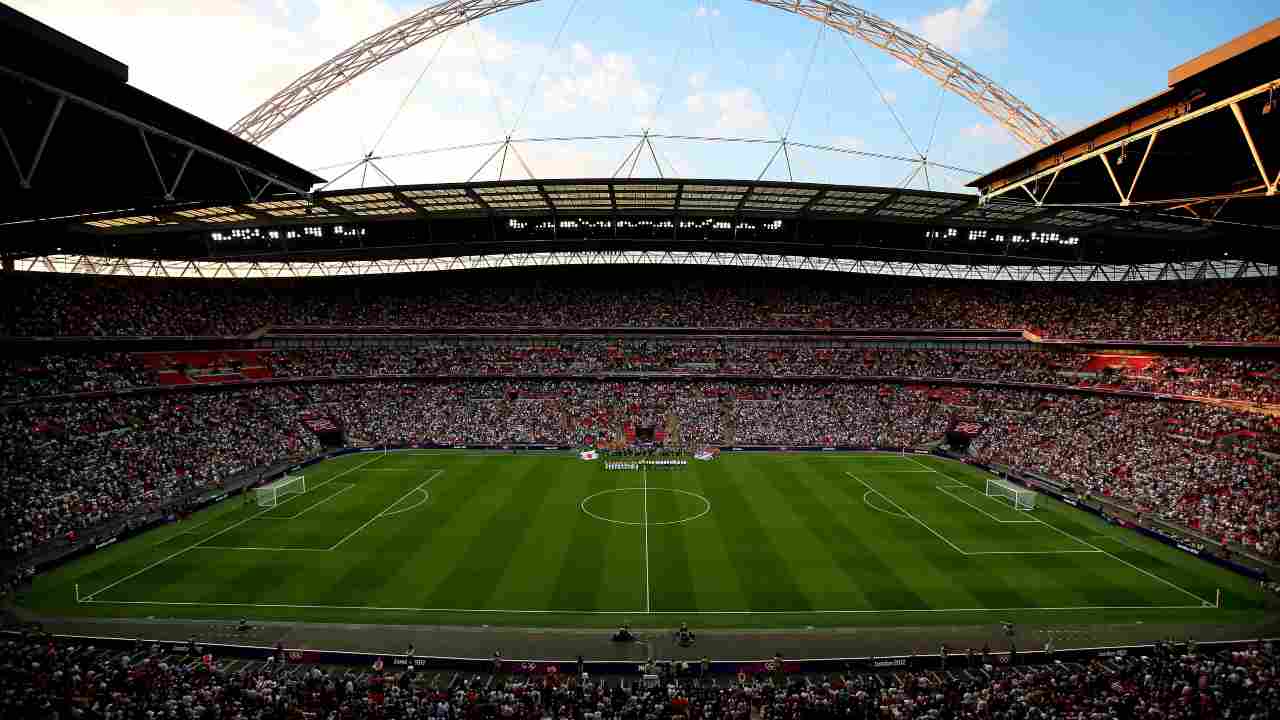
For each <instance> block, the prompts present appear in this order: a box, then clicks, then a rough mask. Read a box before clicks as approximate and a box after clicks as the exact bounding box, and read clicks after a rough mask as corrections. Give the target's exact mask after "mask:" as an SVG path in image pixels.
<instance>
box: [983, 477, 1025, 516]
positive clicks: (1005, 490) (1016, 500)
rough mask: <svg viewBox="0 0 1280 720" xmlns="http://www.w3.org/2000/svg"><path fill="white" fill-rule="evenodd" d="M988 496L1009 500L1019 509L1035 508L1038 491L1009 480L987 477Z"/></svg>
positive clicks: (986, 493) (986, 492)
mask: <svg viewBox="0 0 1280 720" xmlns="http://www.w3.org/2000/svg"><path fill="white" fill-rule="evenodd" d="M984 494H985V495H986V496H987V497H991V498H997V499H1001V500H1005V501H1007V502H1008V503H1009V504H1010V505H1012V506H1013V507H1015V508H1017V509H1018V510H1034V509H1035V507H1036V491H1035V490H1028V489H1027V488H1024V487H1021V486H1019V485H1014V484H1013V483H1011V482H1009V481H1008V480H1001V479H1000V478H987V489H986V491H985V493H984Z"/></svg>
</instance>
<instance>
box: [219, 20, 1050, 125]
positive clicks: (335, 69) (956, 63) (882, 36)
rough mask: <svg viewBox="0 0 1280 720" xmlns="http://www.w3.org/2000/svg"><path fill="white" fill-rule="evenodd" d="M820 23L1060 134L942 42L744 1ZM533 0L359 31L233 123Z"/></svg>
mask: <svg viewBox="0 0 1280 720" xmlns="http://www.w3.org/2000/svg"><path fill="white" fill-rule="evenodd" d="M749 1H750V2H754V3H757V4H760V5H765V6H767V7H772V8H776V9H778V10H783V11H786V12H789V13H792V14H795V15H799V16H801V17H806V18H809V19H810V20H814V21H816V22H820V23H822V24H824V25H826V26H827V27H829V28H831V29H833V30H837V31H839V32H841V33H844V34H845V35H848V36H850V37H853V38H856V39H858V40H861V41H863V42H865V43H867V44H869V45H871V46H873V47H875V48H877V49H879V50H881V51H883V52H885V53H887V54H888V55H889V56H891V57H893V58H894V59H896V60H898V61H900V62H902V63H904V64H906V65H908V66H910V67H912V68H914V69H915V70H917V71H919V72H921V73H924V74H925V75H927V76H928V77H930V78H932V79H933V80H935V81H936V82H938V83H939V84H940V85H941V86H942V87H943V88H944V89H946V90H950V91H951V92H953V93H955V94H957V95H959V96H960V97H962V98H964V99H965V100H967V101H968V102H970V103H971V104H973V105H974V106H975V107H977V108H978V109H979V110H980V111H982V112H983V113H984V114H985V115H987V116H988V117H990V118H991V119H992V120H994V121H995V122H997V123H999V125H1000V126H1001V127H1003V128H1004V129H1005V130H1006V131H1008V132H1009V134H1011V135H1013V137H1015V138H1017V139H1018V140H1019V141H1020V142H1022V143H1023V144H1024V145H1026V146H1028V147H1030V148H1035V147H1039V146H1041V145H1047V144H1049V143H1051V142H1053V141H1055V140H1058V139H1060V138H1061V137H1062V132H1061V131H1060V130H1059V129H1058V128H1057V126H1056V125H1054V124H1053V123H1052V122H1050V121H1049V120H1048V119H1047V118H1045V117H1044V116H1042V115H1040V114H1039V113H1037V112H1035V111H1034V110H1032V109H1031V107H1030V106H1028V105H1027V104H1026V103H1025V102H1023V101H1022V100H1019V99H1018V98H1017V97H1016V96H1014V95H1013V94H1012V93H1010V92H1009V91H1008V90H1005V89H1004V88H1002V87H1000V86H999V85H997V84H996V83H995V82H994V81H992V80H991V79H990V78H988V77H987V76H986V75H983V74H982V73H980V72H978V71H977V70H974V69H973V68H971V67H969V66H968V65H966V64H965V63H963V62H961V61H960V60H959V59H957V58H956V57H954V56H953V55H951V54H950V53H948V52H946V51H945V50H943V49H942V48H940V47H938V46H936V45H934V44H932V43H930V42H929V41H928V40H925V39H924V38H922V37H920V36H919V35H916V34H915V33H912V32H910V31H909V30H906V29H904V28H902V27H900V26H898V25H896V24H894V23H892V22H890V21H888V20H885V19H884V18H881V17H879V16H877V15H874V14H872V13H869V12H867V11H866V10H863V9H861V8H858V7H855V6H853V5H850V4H848V3H846V2H842V0H749ZM535 2H538V0H444V1H443V2H438V3H436V4H434V5H430V6H428V7H426V8H423V9H422V10H419V11H418V12H416V13H414V14H412V15H410V16H408V17H406V18H404V19H402V20H399V21H397V22H395V23H393V24H392V25H389V26H387V27H386V28H384V29H382V30H379V31H378V32H376V33H374V34H372V35H370V36H368V37H366V38H364V39H363V40H361V41H359V42H357V43H356V44H354V45H352V46H351V47H349V48H347V49H346V50H343V51H342V52H340V53H338V54H337V55H334V56H333V57H332V58H329V59H328V60H326V61H325V62H323V63H321V64H320V65H317V66H316V67H315V68H312V69H311V70H310V71H309V72H307V73H305V74H303V75H302V76H300V77H299V78H298V79H296V80H294V81H293V82H291V83H289V84H288V85H287V86H285V87H284V88H283V89H282V90H280V91H279V92H277V93H276V94H274V95H272V96H271V97H270V98H268V99H267V100H266V101H265V102H263V103H262V104H261V105H259V106H258V107H256V108H254V109H253V110H252V111H250V112H249V113H248V114H247V115H245V116H244V117H242V118H240V119H239V120H238V121H236V123H235V124H234V125H232V126H231V132H233V133H235V134H236V135H239V136H240V137H242V138H244V139H245V140H248V141H249V142H252V143H255V144H261V143H262V142H263V141H265V140H266V139H267V138H269V137H270V136H271V135H272V133H274V132H275V131H277V130H279V129H280V128H281V127H283V126H284V125H285V124H287V123H288V122H289V121H291V120H293V118H295V117H297V116H298V115H300V114H301V113H302V112H304V111H305V110H306V109H307V108H309V107H311V106H312V105H314V104H316V103H317V102H319V101H321V100H323V99H324V98H325V97H327V96H328V95H330V94H331V93H333V92H335V91H337V90H338V89H340V88H342V87H343V86H344V85H346V84H347V83H349V82H351V81H352V80H354V79H356V78H357V77H359V76H360V75H362V74H364V73H366V72H368V71H370V70H372V69H374V68H376V67H377V66H379V65H381V64H382V63H384V62H386V61H387V60H390V59H391V58H392V57H395V56H396V55H398V54H400V53H401V52H403V51H405V50H408V49H409V48H411V47H413V46H415V45H417V44H419V43H421V42H423V41H425V40H429V39H431V38H433V37H436V36H438V35H441V34H443V33H445V32H448V31H449V30H452V29H453V28H456V27H459V26H462V25H465V24H466V23H468V22H471V21H472V20H478V19H480V18H483V17H486V16H488V15H493V14H496V13H499V12H502V11H504V10H510V9H513V8H517V7H521V6H523V5H530V4H533V3H535Z"/></svg>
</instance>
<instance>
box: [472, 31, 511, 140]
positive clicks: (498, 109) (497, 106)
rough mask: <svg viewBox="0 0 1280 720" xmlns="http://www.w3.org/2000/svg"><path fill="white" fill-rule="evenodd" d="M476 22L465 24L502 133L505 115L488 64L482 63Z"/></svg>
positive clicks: (505, 122)
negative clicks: (469, 32)
mask: <svg viewBox="0 0 1280 720" xmlns="http://www.w3.org/2000/svg"><path fill="white" fill-rule="evenodd" d="M477 24H478V23H476V22H469V23H467V29H468V30H469V31H471V47H473V48H475V51H476V60H479V61H480V73H481V74H482V75H483V76H484V84H485V87H487V88H488V89H489V97H490V98H492V99H493V109H494V112H495V113H496V114H497V116H498V132H502V130H503V128H505V127H506V126H507V118H506V113H504V112H502V101H501V100H499V99H498V92H497V90H496V89H495V88H494V84H493V80H492V78H490V77H489V63H487V62H485V61H484V53H483V52H481V51H480V41H479V40H478V39H477V38H476V25H477Z"/></svg>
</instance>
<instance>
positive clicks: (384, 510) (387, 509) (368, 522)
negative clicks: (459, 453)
mask: <svg viewBox="0 0 1280 720" xmlns="http://www.w3.org/2000/svg"><path fill="white" fill-rule="evenodd" d="M442 472H444V470H437V471H435V472H433V473H431V477H429V478H427V479H426V480H423V481H422V482H421V483H419V484H418V487H416V488H414V489H412V490H410V491H409V492H407V493H405V494H403V495H401V496H400V497H398V498H396V501H395V502H393V503H391V504H390V505H388V506H386V507H384V508H382V511H381V512H379V513H378V514H377V515H374V516H373V517H371V518H369V519H368V520H366V521H365V522H364V524H363V525H361V526H360V527H358V528H356V529H355V530H352V531H351V532H350V533H348V534H347V535H346V537H344V538H342V539H341V540H339V541H338V542H336V543H334V544H333V546H332V547H330V548H329V549H330V550H337V549H338V547H339V546H341V545H342V544H343V543H345V542H346V541H348V540H350V539H351V538H353V537H355V536H356V535H358V534H359V533H360V531H361V530H364V529H365V528H367V527H369V526H370V525H372V524H373V521H374V520H377V519H378V518H383V517H386V516H387V513H388V512H390V510H391V508H393V507H395V506H397V505H399V504H400V503H402V502H404V499H405V498H407V497H409V496H410V495H412V494H414V493H415V492H418V491H419V490H421V489H422V488H424V487H426V486H427V485H428V484H429V483H430V482H431V481H432V480H435V479H436V478H438V477H440V473H442Z"/></svg>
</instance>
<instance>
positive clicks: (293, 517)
mask: <svg viewBox="0 0 1280 720" xmlns="http://www.w3.org/2000/svg"><path fill="white" fill-rule="evenodd" d="M338 484H339V485H342V486H344V487H343V488H342V489H341V490H339V491H337V492H335V493H333V494H332V495H329V496H328V497H324V498H321V499H320V500H317V501H316V502H313V503H311V504H310V505H308V506H306V507H305V508H303V509H301V510H299V511H298V512H296V513H294V514H292V515H263V516H262V517H260V518H258V519H259V520H297V519H298V518H300V517H302V516H303V515H306V514H307V513H309V512H311V511H312V510H314V509H316V508H318V507H320V506H321V505H323V504H325V503H327V502H329V501H330V500H332V499H334V498H336V497H338V496H339V495H341V494H342V493H344V492H346V491H348V490H350V489H351V488H353V487H355V485H351V484H349V483H338Z"/></svg>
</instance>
